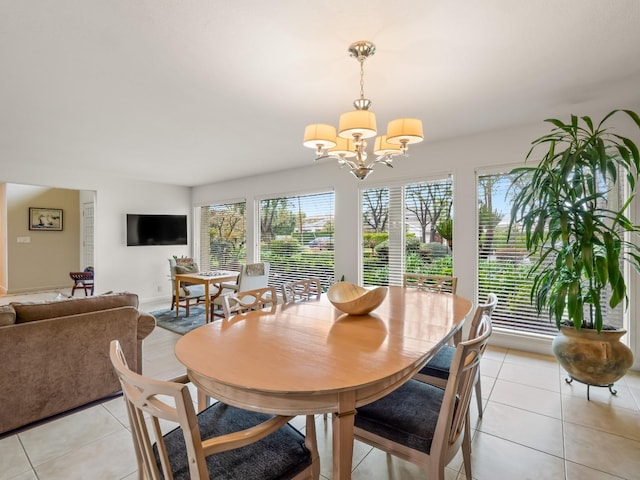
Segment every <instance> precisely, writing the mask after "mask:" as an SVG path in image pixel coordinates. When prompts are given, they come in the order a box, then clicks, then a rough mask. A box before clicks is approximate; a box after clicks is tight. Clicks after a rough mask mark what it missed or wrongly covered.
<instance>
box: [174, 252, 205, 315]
mask: <svg viewBox="0 0 640 480" xmlns="http://www.w3.org/2000/svg"><path fill="white" fill-rule="evenodd" d="M199 271H200V268H199V267H198V265H197V264H196V263H195V261H194V260H193V258H185V257H183V258H170V259H169V273H170V274H171V310H173V307H174V306H175V307H176V309H178V308H179V307H181V306H184V309H185V316H187V317H188V316H189V310H190V308H191V304H192V302H193V304H194V305H195V304H198V303H200V302H203V301H204V299H205V295H204V291H205V290H204V285H201V284H189V283H187V282H180V296H179V297H178V298H176V274H180V273H198V272H199Z"/></svg>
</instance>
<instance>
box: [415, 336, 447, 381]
mask: <svg viewBox="0 0 640 480" xmlns="http://www.w3.org/2000/svg"><path fill="white" fill-rule="evenodd" d="M455 354H456V349H455V347H452V346H450V345H445V346H443V347H442V348H441V349H440V350H438V352H437V353H436V354H435V355H434V356H433V357H432V358H431V360H429V361H428V362H427V364H426V365H425V366H424V367H422V368H421V369H420V372H418V373H421V374H423V375H429V376H430V377H436V378H441V379H443V380H447V379H448V378H449V369H450V368H451V362H452V361H453V356H454V355H455Z"/></svg>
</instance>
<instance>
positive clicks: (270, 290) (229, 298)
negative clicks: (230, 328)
mask: <svg viewBox="0 0 640 480" xmlns="http://www.w3.org/2000/svg"><path fill="white" fill-rule="evenodd" d="M277 304H278V295H277V294H276V289H275V287H264V288H254V289H253V290H246V291H243V292H238V293H230V294H227V295H223V297H222V310H223V312H224V317H225V318H230V317H232V316H233V315H236V314H238V313H245V312H248V311H249V310H260V309H261V308H265V307H268V306H275V305H277Z"/></svg>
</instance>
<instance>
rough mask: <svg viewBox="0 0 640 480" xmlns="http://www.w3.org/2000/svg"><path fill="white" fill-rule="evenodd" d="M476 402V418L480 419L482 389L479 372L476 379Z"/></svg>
mask: <svg viewBox="0 0 640 480" xmlns="http://www.w3.org/2000/svg"><path fill="white" fill-rule="evenodd" d="M476 402H478V417H480V418H482V387H481V386H480V370H478V377H477V378H476Z"/></svg>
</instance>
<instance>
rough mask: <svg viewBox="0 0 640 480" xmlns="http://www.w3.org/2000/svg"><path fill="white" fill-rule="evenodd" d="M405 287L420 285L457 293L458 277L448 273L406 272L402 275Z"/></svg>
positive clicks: (419, 286)
mask: <svg viewBox="0 0 640 480" xmlns="http://www.w3.org/2000/svg"><path fill="white" fill-rule="evenodd" d="M402 279H403V285H404V286H405V287H418V288H423V289H426V290H432V291H434V292H447V293H456V289H457V287H458V277H450V276H446V275H423V274H420V273H405V274H404V275H403V276H402Z"/></svg>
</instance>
